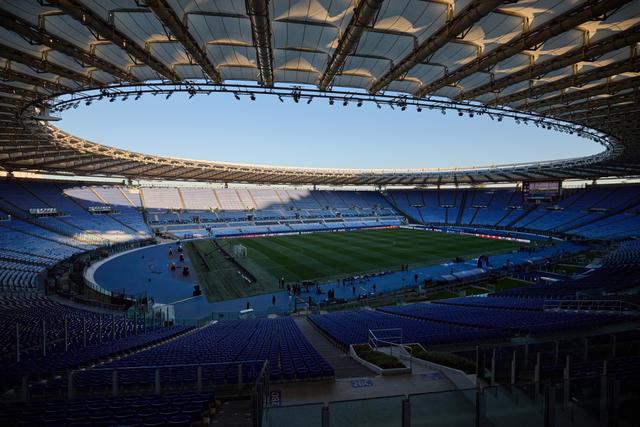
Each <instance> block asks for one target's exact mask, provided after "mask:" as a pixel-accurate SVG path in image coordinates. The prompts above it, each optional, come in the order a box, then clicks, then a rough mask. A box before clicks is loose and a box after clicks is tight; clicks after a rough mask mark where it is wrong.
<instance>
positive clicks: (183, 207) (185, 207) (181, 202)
mask: <svg viewBox="0 0 640 427" xmlns="http://www.w3.org/2000/svg"><path fill="white" fill-rule="evenodd" d="M177 190H178V197H179V198H180V209H182V210H184V209H187V204H186V203H185V202H184V197H182V191H180V187H178V188H177Z"/></svg>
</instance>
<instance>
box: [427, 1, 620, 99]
mask: <svg viewBox="0 0 640 427" xmlns="http://www.w3.org/2000/svg"><path fill="white" fill-rule="evenodd" d="M628 2H629V0H598V1H593V0H591V1H586V2H584V3H582V4H580V5H579V6H577V7H575V8H573V9H571V10H569V11H568V12H566V13H563V14H562V15H560V16H558V17H556V18H554V19H552V20H550V21H549V22H547V23H545V24H544V25H542V26H541V27H540V28H534V29H533V30H530V31H526V32H524V33H522V35H521V36H520V37H518V38H516V39H515V40H513V41H512V42H510V43H507V44H505V45H502V46H500V47H497V48H496V49H494V50H492V51H491V52H489V53H487V54H486V55H483V56H481V57H480V58H478V59H477V60H475V61H471V62H469V63H468V64H466V65H463V66H461V67H459V68H457V69H456V70H455V71H453V72H452V73H449V74H447V75H446V76H444V77H443V78H441V79H438V80H436V81H435V82H433V83H429V84H428V85H425V86H422V87H421V88H420V89H419V90H418V91H417V92H416V94H415V95H416V96H417V97H420V98H421V97H423V96H425V95H426V94H430V93H433V92H435V91H437V90H438V89H440V88H442V87H444V86H447V85H451V84H454V83H457V82H459V81H460V80H462V79H463V78H465V77H468V76H470V75H471V74H473V73H476V72H478V71H489V70H490V68H491V67H492V66H494V65H495V64H497V63H498V62H500V61H502V60H504V59H507V58H510V57H512V56H513V55H515V54H517V53H520V52H522V51H524V50H528V49H532V48H535V47H536V46H538V45H540V44H542V43H544V42H545V41H546V40H548V39H550V38H551V37H554V36H557V35H559V34H562V33H564V32H565V31H567V29H569V28H575V27H576V26H578V25H580V24H583V23H585V22H587V21H589V20H592V19H594V18H596V17H598V16H601V15H604V14H606V13H607V12H609V11H611V10H614V9H617V8H619V7H620V6H622V5H624V4H625V3H628Z"/></svg>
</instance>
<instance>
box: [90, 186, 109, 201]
mask: <svg viewBox="0 0 640 427" xmlns="http://www.w3.org/2000/svg"><path fill="white" fill-rule="evenodd" d="M89 190H91V192H92V193H93V194H94V195H95V196H96V197H97V198H98V200H100V202H102V203H104V204H105V205H108V204H109V203H108V202H107V201H106V200H105V199H104V197H102V196H101V195H100V193H98V192H97V191H96V189H95V188H93V187H89Z"/></svg>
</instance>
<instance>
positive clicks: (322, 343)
mask: <svg viewBox="0 0 640 427" xmlns="http://www.w3.org/2000/svg"><path fill="white" fill-rule="evenodd" d="M294 320H295V322H296V324H297V325H298V328H300V331H302V333H303V334H304V336H305V337H306V338H307V340H309V342H310V343H311V345H312V346H313V347H314V348H315V349H316V350H318V353H320V355H321V356H322V357H324V359H325V360H326V361H327V362H329V364H330V365H331V366H333V370H334V371H335V374H336V378H355V377H372V376H374V375H375V374H374V373H373V372H371V371H370V370H369V369H367V368H365V367H364V366H362V365H361V364H359V363H358V362H356V361H355V360H353V359H352V358H351V357H349V355H348V354H347V353H344V352H343V351H342V350H340V349H338V348H337V347H335V346H334V345H333V344H332V343H331V341H329V340H328V339H327V338H325V337H324V336H323V335H322V334H321V333H320V332H318V330H317V329H316V328H314V327H313V326H312V325H311V323H309V321H308V320H307V318H306V317H295V318H294Z"/></svg>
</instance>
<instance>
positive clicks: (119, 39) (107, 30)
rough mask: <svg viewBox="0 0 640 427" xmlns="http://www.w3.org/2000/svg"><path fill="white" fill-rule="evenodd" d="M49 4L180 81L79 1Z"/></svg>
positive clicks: (58, 0)
mask: <svg viewBox="0 0 640 427" xmlns="http://www.w3.org/2000/svg"><path fill="white" fill-rule="evenodd" d="M49 3H52V4H54V5H55V6H57V7H58V8H60V9H61V10H62V11H63V12H64V13H66V14H67V15H69V16H71V17H72V18H73V19H75V20H76V21H78V22H80V23H81V24H82V25H85V26H87V27H88V28H90V29H91V30H93V31H94V32H95V33H96V34H98V35H100V37H103V38H105V39H107V40H110V41H112V42H113V43H114V44H115V45H116V46H119V47H120V48H121V49H123V50H124V51H126V52H127V53H128V54H129V55H131V56H132V57H133V58H135V59H136V60H137V61H138V62H139V63H141V64H145V65H148V66H149V67H151V68H152V69H153V70H155V71H156V72H157V73H158V74H160V75H161V76H164V77H166V78H167V79H169V80H171V81H174V82H177V81H179V80H180V79H179V78H178V76H177V74H176V73H175V71H173V70H171V69H169V68H168V67H167V66H165V65H164V64H163V63H162V62H160V61H159V60H157V59H156V58H154V57H153V56H152V55H151V54H150V53H149V52H147V51H146V50H144V49H142V48H141V47H140V46H138V44H137V43H136V42H134V41H133V40H131V39H130V38H129V37H128V36H127V35H125V34H124V33H122V32H121V31H120V30H118V29H117V28H115V27H114V26H113V25H110V24H109V23H108V22H107V21H105V20H104V19H102V18H101V17H100V16H99V15H98V14H97V13H95V12H94V11H92V10H91V9H89V8H88V7H86V6H84V5H83V4H81V3H80V2H79V1H78V0H49Z"/></svg>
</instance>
